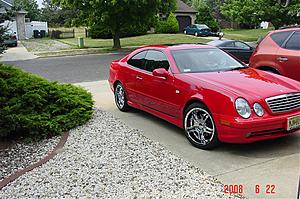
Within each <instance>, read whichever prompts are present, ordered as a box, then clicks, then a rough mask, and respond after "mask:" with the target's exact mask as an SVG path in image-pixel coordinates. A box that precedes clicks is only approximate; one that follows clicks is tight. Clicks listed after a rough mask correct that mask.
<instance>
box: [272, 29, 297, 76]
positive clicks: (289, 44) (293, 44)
mask: <svg viewBox="0 0 300 199" xmlns="http://www.w3.org/2000/svg"><path fill="white" fill-rule="evenodd" d="M276 56H277V57H276V62H277V64H278V65H279V66H280V68H281V70H282V71H283V75H285V76H287V77H290V78H293V79H296V80H298V81H300V31H295V32H294V33H293V34H292V35H291V36H290V37H289V38H288V39H287V41H286V42H284V44H283V45H282V48H279V49H278V51H277V55H276Z"/></svg>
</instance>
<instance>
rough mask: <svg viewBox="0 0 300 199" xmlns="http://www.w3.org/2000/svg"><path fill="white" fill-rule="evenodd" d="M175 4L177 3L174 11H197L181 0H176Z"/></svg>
mask: <svg viewBox="0 0 300 199" xmlns="http://www.w3.org/2000/svg"><path fill="white" fill-rule="evenodd" d="M176 4H177V9H176V11H175V12H184V13H197V11H196V10H195V9H194V8H191V7H190V6H188V5H187V4H185V3H184V2H183V1H181V0H176Z"/></svg>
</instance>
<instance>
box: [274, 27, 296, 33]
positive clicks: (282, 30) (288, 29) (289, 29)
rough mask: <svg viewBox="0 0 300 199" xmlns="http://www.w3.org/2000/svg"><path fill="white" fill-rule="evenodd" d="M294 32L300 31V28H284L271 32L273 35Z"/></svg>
mask: <svg viewBox="0 0 300 199" xmlns="http://www.w3.org/2000/svg"><path fill="white" fill-rule="evenodd" d="M293 30H300V28H299V27H292V28H283V29H278V30H273V31H271V33H274V32H285V31H293Z"/></svg>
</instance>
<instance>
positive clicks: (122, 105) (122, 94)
mask: <svg viewBox="0 0 300 199" xmlns="http://www.w3.org/2000/svg"><path fill="white" fill-rule="evenodd" d="M114 95H115V103H116V105H117V107H118V109H119V110H120V111H122V112H127V111H129V110H130V106H129V105H128V103H127V97H126V91H125V89H124V87H123V85H122V84H121V83H120V82H118V83H117V84H116V86H115V90H114Z"/></svg>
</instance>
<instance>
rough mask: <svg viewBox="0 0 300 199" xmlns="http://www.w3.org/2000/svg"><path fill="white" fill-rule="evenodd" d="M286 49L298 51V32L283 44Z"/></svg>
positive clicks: (299, 45) (299, 46)
mask: <svg viewBox="0 0 300 199" xmlns="http://www.w3.org/2000/svg"><path fill="white" fill-rule="evenodd" d="M285 48H286V49H290V50H300V31H298V32H295V33H294V34H293V35H292V36H291V38H290V39H289V40H288V41H287V42H286V44H285Z"/></svg>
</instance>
